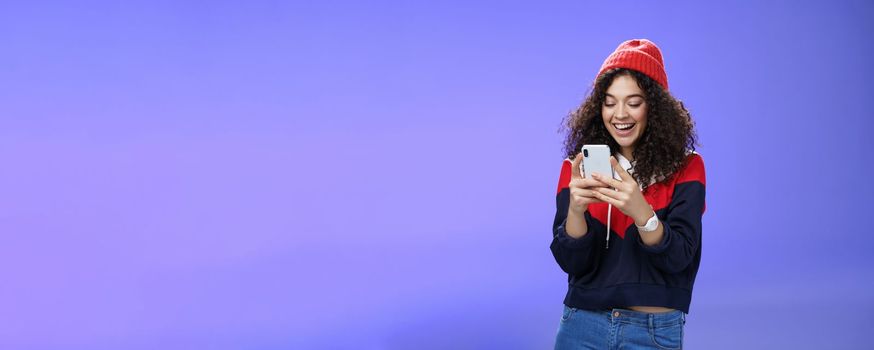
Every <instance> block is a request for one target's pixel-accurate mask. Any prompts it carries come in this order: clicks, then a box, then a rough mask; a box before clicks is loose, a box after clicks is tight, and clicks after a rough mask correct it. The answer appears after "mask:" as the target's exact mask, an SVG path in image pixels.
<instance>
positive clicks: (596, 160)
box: [580, 145, 615, 179]
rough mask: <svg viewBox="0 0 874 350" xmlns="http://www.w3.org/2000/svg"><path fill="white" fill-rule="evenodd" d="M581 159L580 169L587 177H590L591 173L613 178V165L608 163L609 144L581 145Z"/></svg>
mask: <svg viewBox="0 0 874 350" xmlns="http://www.w3.org/2000/svg"><path fill="white" fill-rule="evenodd" d="M582 153H583V161H582V163H580V166H581V168H580V171H581V172H583V174H585V175H586V178H587V179H591V178H592V173H599V174H601V175H605V176H610V177H613V178H615V176H614V174H613V166H611V165H610V146H607V145H583V152H582Z"/></svg>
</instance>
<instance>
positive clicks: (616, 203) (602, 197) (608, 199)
mask: <svg viewBox="0 0 874 350" xmlns="http://www.w3.org/2000/svg"><path fill="white" fill-rule="evenodd" d="M595 196H596V197H597V198H598V199H599V200H600V201H602V202H604V203H609V204H613V206H614V207H617V208H619V207H620V206H621V205H620V204H621V203H620V202H619V201H618V200H616V199H615V198H612V197H610V196H607V195H605V194H603V193H601V192H595Z"/></svg>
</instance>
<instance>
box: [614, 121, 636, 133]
mask: <svg viewBox="0 0 874 350" xmlns="http://www.w3.org/2000/svg"><path fill="white" fill-rule="evenodd" d="M635 125H637V123H613V128H615V129H616V134H617V135H619V136H628V135H631V130H632V129H634V126H635Z"/></svg>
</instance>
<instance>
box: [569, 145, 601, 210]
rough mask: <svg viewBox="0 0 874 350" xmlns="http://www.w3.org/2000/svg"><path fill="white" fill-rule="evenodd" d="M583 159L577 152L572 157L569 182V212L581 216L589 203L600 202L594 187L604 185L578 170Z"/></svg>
mask: <svg viewBox="0 0 874 350" xmlns="http://www.w3.org/2000/svg"><path fill="white" fill-rule="evenodd" d="M582 161H583V155H582V154H579V153H577V155H576V156H575V157H574V161H573V165H571V182H570V185H569V186H568V187H570V194H571V200H570V208H569V209H568V210H570V211H571V213H573V214H576V215H579V216H580V217H582V215H583V213H585V212H586V210H587V209H589V204H592V203H601V200H600V199H598V198H597V197H596V192H595V191H596V189H597V188H599V187H600V186H604V185H603V184H602V183H601V182H600V181H597V180H595V179H587V178H585V177H584V174H583V173H582V172H581V171H580V163H581V162H582Z"/></svg>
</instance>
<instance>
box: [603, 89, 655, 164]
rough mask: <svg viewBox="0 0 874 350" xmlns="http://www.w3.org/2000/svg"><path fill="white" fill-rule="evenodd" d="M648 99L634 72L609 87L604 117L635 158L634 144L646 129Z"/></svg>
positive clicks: (624, 151)
mask: <svg viewBox="0 0 874 350" xmlns="http://www.w3.org/2000/svg"><path fill="white" fill-rule="evenodd" d="M646 112H647V105H646V98H644V92H643V90H641V89H640V87H639V86H637V81H635V80H634V78H633V77H631V75H627V74H623V75H620V76H617V77H616V78H614V79H613V82H612V83H610V87H609V88H607V97H606V98H605V99H604V104H603V105H601V117H602V118H603V119H604V126H605V127H606V128H607V131H608V132H610V136H612V137H613V139H614V140H616V143H618V144H619V146H620V148H621V150H620V152H621V153H622V155H623V156H625V158H628V159H629V160H632V159H633V158H632V157H631V155H632V154H633V152H634V147H635V146H636V145H637V142H638V141H639V140H640V137H641V135H643V131H644V130H646Z"/></svg>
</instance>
